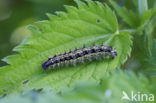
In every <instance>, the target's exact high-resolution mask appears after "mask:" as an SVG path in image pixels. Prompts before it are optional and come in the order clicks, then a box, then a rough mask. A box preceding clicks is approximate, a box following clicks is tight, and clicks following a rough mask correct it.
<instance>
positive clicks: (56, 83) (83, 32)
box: [0, 0, 132, 94]
mask: <svg viewBox="0 0 156 103" xmlns="http://www.w3.org/2000/svg"><path fill="white" fill-rule="evenodd" d="M76 2H77V4H78V8H76V7H73V6H65V8H66V10H67V13H65V12H56V14H57V15H52V14H47V15H48V17H49V19H50V20H49V21H48V20H45V21H40V22H37V23H35V24H34V25H30V26H28V28H29V29H30V30H31V31H32V32H33V35H31V36H30V37H28V38H26V39H25V40H24V41H23V42H22V43H21V44H20V45H19V46H17V47H16V48H14V51H16V52H19V54H16V55H12V56H8V57H6V58H5V59H4V61H6V62H7V63H8V64H10V65H8V66H5V67H2V68H1V69H0V87H1V89H0V94H2V93H6V92H10V91H13V90H21V88H23V87H24V88H25V87H28V86H30V87H33V88H44V87H45V86H50V87H52V88H54V89H55V90H57V91H61V90H63V89H64V88H66V87H72V86H73V85H74V84H75V83H76V82H78V81H81V80H92V81H95V82H99V81H100V78H101V77H103V75H106V74H107V73H108V72H109V71H112V70H114V69H115V68H116V67H120V65H121V64H123V63H124V62H125V61H126V59H127V56H128V55H130V52H131V47H130V46H131V45H132V41H131V36H130V35H129V34H130V32H128V31H119V30H118V23H117V19H116V16H115V14H114V12H113V11H112V10H111V9H110V8H109V7H108V6H107V5H105V6H104V5H103V4H101V3H99V2H93V1H91V0H87V4H86V3H84V2H81V1H76ZM94 42H95V43H96V44H98V45H100V44H101V43H102V42H104V44H105V45H107V46H112V47H113V48H116V51H117V52H118V56H117V57H115V59H113V60H103V61H101V62H96V61H95V62H91V63H86V64H82V65H77V66H76V67H68V68H67V67H62V68H60V69H58V70H55V71H52V72H50V71H48V72H45V71H43V68H42V67H41V64H42V63H43V62H44V61H45V60H47V58H48V57H49V56H53V55H55V54H60V53H63V52H65V51H69V50H70V49H71V50H74V49H75V47H77V48H80V47H82V46H83V44H86V45H88V46H90V45H91V44H92V43H94ZM25 81H27V82H26V83H25Z"/></svg>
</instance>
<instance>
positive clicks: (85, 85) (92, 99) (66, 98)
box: [0, 71, 155, 103]
mask: <svg viewBox="0 0 156 103" xmlns="http://www.w3.org/2000/svg"><path fill="white" fill-rule="evenodd" d="M154 87H155V82H149V80H148V79H147V78H146V77H145V76H143V75H142V74H139V75H135V74H134V73H133V72H130V71H126V72H122V71H118V72H114V73H112V75H111V76H109V77H108V78H103V79H102V82H101V84H100V85H96V84H94V83H90V82H87V81H86V82H81V83H79V84H78V85H77V86H76V88H75V89H73V90H72V91H71V90H66V91H65V92H63V93H61V94H55V93H54V92H53V91H52V90H51V89H49V88H45V89H43V90H42V91H40V92H37V91H36V90H35V91H31V92H25V93H24V94H23V95H21V94H16V93H13V94H12V95H10V96H8V97H5V98H4V99H2V100H0V102H2V103H12V102H15V103H21V102H25V101H27V102H33V103H36V102H37V103H73V102H74V103H75V102H76V103H129V102H130V101H128V100H121V98H122V97H123V91H124V92H125V93H127V95H128V96H129V98H130V99H131V93H132V92H133V93H134V94H138V93H140V95H141V94H144V93H146V94H147V95H148V94H152V95H155V93H154V91H155V88H154ZM148 96H149V95H148ZM137 97H138V95H137V96H135V98H137ZM150 97H151V96H150ZM137 100H138V98H137ZM144 101H145V98H144ZM133 102H136V101H133ZM150 102H151V101H150ZM151 103H153V102H151Z"/></svg>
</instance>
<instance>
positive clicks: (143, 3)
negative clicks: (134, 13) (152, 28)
mask: <svg viewBox="0 0 156 103" xmlns="http://www.w3.org/2000/svg"><path fill="white" fill-rule="evenodd" d="M147 10H148V3H147V0H138V11H139V14H140V15H142V14H143V13H144V12H145V11H147Z"/></svg>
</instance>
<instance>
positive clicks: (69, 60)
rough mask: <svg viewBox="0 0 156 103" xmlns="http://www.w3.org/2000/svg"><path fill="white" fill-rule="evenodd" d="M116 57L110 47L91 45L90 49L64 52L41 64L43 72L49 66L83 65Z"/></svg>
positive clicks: (115, 53)
mask: <svg viewBox="0 0 156 103" xmlns="http://www.w3.org/2000/svg"><path fill="white" fill-rule="evenodd" d="M115 56H117V52H116V50H115V49H114V48H112V46H109V47H107V46H104V45H103V43H102V45H101V46H96V45H94V44H93V46H92V47H86V46H83V48H80V49H77V48H76V49H75V50H73V51H71V50H70V51H69V52H67V53H66V52H64V53H63V54H58V55H54V56H53V57H52V58H48V60H47V61H45V62H44V63H43V64H42V67H43V69H44V70H48V68H49V66H52V67H53V68H56V67H60V66H64V65H66V66H68V65H69V64H70V65H73V66H76V64H77V63H84V61H92V60H101V59H102V58H112V59H114V57H115Z"/></svg>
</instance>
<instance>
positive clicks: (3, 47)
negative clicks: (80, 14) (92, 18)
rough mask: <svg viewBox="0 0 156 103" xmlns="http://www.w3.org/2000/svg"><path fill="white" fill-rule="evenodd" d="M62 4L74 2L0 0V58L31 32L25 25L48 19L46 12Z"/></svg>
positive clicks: (61, 0) (57, 8)
mask: <svg viewBox="0 0 156 103" xmlns="http://www.w3.org/2000/svg"><path fill="white" fill-rule="evenodd" d="M63 5H75V4H74V2H73V0H0V59H2V58H4V57H5V56H7V55H10V54H12V49H13V47H15V46H16V45H18V44H19V43H20V42H21V41H22V40H23V39H24V37H25V36H27V35H30V34H31V32H30V31H29V30H28V29H27V28H26V26H27V25H29V24H31V23H33V22H36V21H39V20H45V19H48V18H47V17H46V15H45V14H46V13H54V12H55V11H58V10H59V11H60V10H64V8H63ZM3 65H5V62H3V61H0V66H3Z"/></svg>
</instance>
